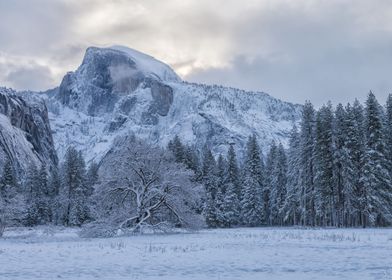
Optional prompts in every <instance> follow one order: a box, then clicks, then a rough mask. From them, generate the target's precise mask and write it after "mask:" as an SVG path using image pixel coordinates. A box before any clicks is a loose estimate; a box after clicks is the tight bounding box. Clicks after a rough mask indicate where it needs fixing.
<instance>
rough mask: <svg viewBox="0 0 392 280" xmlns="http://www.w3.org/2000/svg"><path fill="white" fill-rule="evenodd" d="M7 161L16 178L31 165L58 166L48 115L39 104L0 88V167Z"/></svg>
mask: <svg viewBox="0 0 392 280" xmlns="http://www.w3.org/2000/svg"><path fill="white" fill-rule="evenodd" d="M7 159H10V160H11V161H12V163H13V165H14V167H15V170H16V171H17V173H18V174H24V172H25V171H26V170H27V168H28V167H29V165H30V164H35V165H37V166H40V165H41V164H42V163H45V164H46V165H47V166H48V167H50V166H52V165H55V164H56V163H57V155H56V151H55V148H54V144H53V139H52V134H51V129H50V125H49V119H48V112H47V109H46V106H45V104H44V103H43V102H42V100H41V101H40V100H35V98H33V96H31V94H30V96H27V94H26V96H24V95H23V93H18V94H17V93H16V92H15V91H13V90H11V89H7V88H0V167H2V166H3V165H4V163H5V161H6V160H7Z"/></svg>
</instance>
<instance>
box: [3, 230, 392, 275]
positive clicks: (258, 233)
mask: <svg viewBox="0 0 392 280" xmlns="http://www.w3.org/2000/svg"><path fill="white" fill-rule="evenodd" d="M0 279H7V280H12V279H23V280H27V279H129V280H132V279H135V280H136V279H169V280H176V279H181V280H183V279H200V280H204V279H243V280H246V279H255V280H260V279H392V229H293V228H255V229H242V228H241V229H225V230H223V229H222V230H203V231H201V232H198V233H186V234H171V235H144V236H132V237H119V238H109V239H81V238H79V237H78V236H77V230H75V229H71V230H70V229H67V230H64V229H61V228H54V229H52V228H37V229H34V230H29V229H12V230H8V231H6V233H5V236H4V238H3V239H0Z"/></svg>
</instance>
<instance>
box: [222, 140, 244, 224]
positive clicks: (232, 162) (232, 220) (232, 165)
mask: <svg viewBox="0 0 392 280" xmlns="http://www.w3.org/2000/svg"><path fill="white" fill-rule="evenodd" d="M239 178H240V174H239V169H238V164H237V157H236V154H235V151H234V147H233V146H232V145H231V146H230V148H229V151H228V153H227V173H226V182H225V185H226V188H225V189H226V192H225V195H224V203H223V213H224V221H225V226H227V227H232V226H235V225H238V224H239V222H240V221H239V217H240V201H239V198H240V197H241V185H240V181H239Z"/></svg>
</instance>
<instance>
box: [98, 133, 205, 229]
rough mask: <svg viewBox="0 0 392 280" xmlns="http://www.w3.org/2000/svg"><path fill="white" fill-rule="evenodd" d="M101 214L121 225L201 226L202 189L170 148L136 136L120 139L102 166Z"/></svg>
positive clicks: (135, 226)
mask: <svg viewBox="0 0 392 280" xmlns="http://www.w3.org/2000/svg"><path fill="white" fill-rule="evenodd" d="M100 173H101V174H100V177H101V182H102V183H101V185H100V186H99V189H100V191H99V192H98V195H99V196H100V197H101V198H103V199H101V201H102V202H103V203H102V204H101V205H99V207H100V208H101V209H100V210H101V211H100V215H102V213H103V215H105V216H106V217H111V221H112V222H114V224H115V225H117V228H118V229H120V230H130V231H132V232H141V231H143V230H145V229H146V228H149V229H153V230H154V229H156V228H158V227H159V228H162V227H167V226H169V227H173V226H179V227H186V228H190V227H200V226H202V224H203V222H202V217H201V216H200V215H199V214H197V213H196V212H195V208H196V207H194V206H195V204H196V203H197V201H198V200H199V199H200V196H201V194H202V188H201V187H200V186H199V185H197V184H196V183H194V182H192V181H191V180H190V178H191V176H192V172H191V171H188V170H186V168H185V167H184V166H183V165H181V164H178V163H175V161H174V158H173V157H172V156H171V154H170V153H168V152H166V151H165V150H163V149H160V148H158V147H153V146H150V145H147V144H145V143H143V142H142V141H140V140H136V139H134V138H133V137H125V138H121V139H118V140H117V142H116V144H115V145H114V148H113V149H112V150H111V151H110V152H109V153H108V155H107V156H106V157H105V158H104V159H103V161H102V164H101V167H100Z"/></svg>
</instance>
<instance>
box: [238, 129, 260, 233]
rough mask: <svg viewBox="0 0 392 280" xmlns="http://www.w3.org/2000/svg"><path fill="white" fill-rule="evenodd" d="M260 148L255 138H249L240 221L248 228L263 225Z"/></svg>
mask: <svg viewBox="0 0 392 280" xmlns="http://www.w3.org/2000/svg"><path fill="white" fill-rule="evenodd" d="M260 156H261V155H260V148H259V146H258V144H257V139H256V136H255V135H253V136H251V137H249V139H248V143H247V154H246V162H245V170H244V177H243V185H244V192H243V194H242V199H241V204H242V215H241V216H242V221H243V222H244V224H245V225H248V226H259V225H261V224H263V223H265V217H263V199H262V193H263V182H264V177H263V170H262V167H263V165H262V160H261V157H260Z"/></svg>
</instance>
